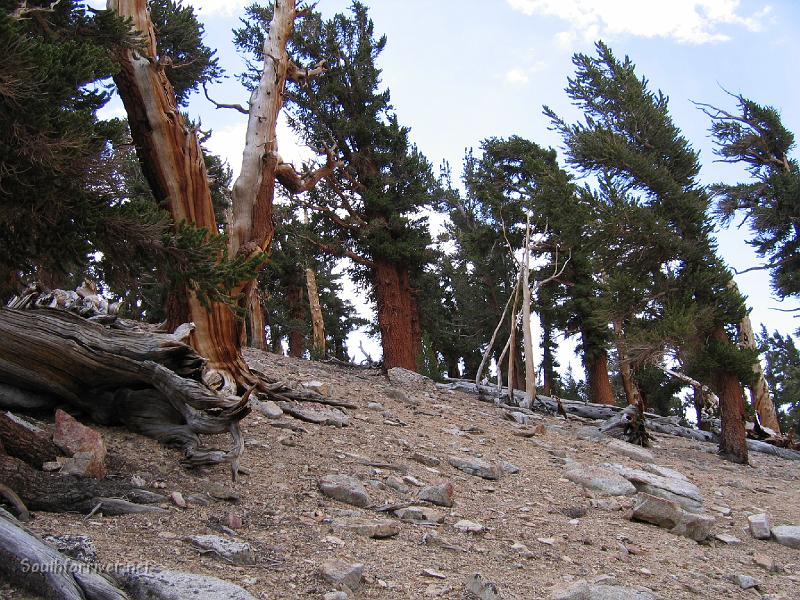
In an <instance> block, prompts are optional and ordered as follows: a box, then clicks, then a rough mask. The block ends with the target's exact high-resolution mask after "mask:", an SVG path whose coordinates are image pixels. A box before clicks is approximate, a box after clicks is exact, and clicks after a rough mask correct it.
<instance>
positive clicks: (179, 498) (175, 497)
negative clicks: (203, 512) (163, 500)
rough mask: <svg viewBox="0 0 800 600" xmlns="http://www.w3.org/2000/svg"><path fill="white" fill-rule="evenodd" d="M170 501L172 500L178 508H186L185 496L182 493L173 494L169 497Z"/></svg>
mask: <svg viewBox="0 0 800 600" xmlns="http://www.w3.org/2000/svg"><path fill="white" fill-rule="evenodd" d="M169 499H170V500H172V503H173V504H174V505H175V506H177V507H178V508H186V500H184V499H183V494H181V493H180V492H172V493H171V494H170V495H169Z"/></svg>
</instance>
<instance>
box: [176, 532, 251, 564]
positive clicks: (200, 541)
mask: <svg viewBox="0 0 800 600" xmlns="http://www.w3.org/2000/svg"><path fill="white" fill-rule="evenodd" d="M188 541H189V543H190V544H192V546H194V547H195V548H196V549H197V550H199V551H200V552H201V553H203V554H205V553H210V554H215V555H216V556H218V557H219V558H221V559H222V560H224V561H225V562H229V563H231V564H233V565H252V564H254V563H255V555H254V554H253V548H252V547H251V546H250V544H246V543H244V542H237V541H235V540H231V539H228V538H224V537H221V536H218V535H193V536H191V537H189V538H188Z"/></svg>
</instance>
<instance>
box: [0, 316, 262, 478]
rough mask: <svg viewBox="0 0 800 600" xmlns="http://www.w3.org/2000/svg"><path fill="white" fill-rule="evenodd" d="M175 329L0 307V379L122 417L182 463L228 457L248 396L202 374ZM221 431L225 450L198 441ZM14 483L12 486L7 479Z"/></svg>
mask: <svg viewBox="0 0 800 600" xmlns="http://www.w3.org/2000/svg"><path fill="white" fill-rule="evenodd" d="M186 333H187V328H186V327H181V328H179V331H177V332H176V333H175V334H166V333H153V332H141V331H126V330H118V329H110V328H107V327H104V326H102V325H100V324H98V323H94V322H91V321H88V320H87V319H84V318H82V317H80V316H78V315H75V314H72V313H69V312H65V311H60V310H54V309H37V310H14V309H8V308H0V340H2V344H0V380H2V381H3V382H4V383H5V384H6V385H10V386H14V387H16V388H18V389H20V390H24V391H26V392H31V393H33V394H37V395H44V396H53V397H57V398H58V399H59V400H60V401H62V402H63V403H66V404H69V405H70V406H72V407H75V408H78V409H80V410H81V411H82V412H84V413H85V414H87V415H88V416H89V417H90V418H91V419H92V420H93V421H95V422H98V423H101V424H104V425H124V426H127V427H129V428H130V429H132V430H134V431H137V432H139V433H142V434H144V435H147V436H149V437H153V438H155V439H157V440H160V441H162V442H164V443H167V444H170V445H173V446H177V447H179V448H181V449H182V450H183V452H184V455H185V459H184V463H185V464H187V465H189V466H198V465H212V464H219V463H229V464H230V465H231V470H232V473H233V475H234V477H235V474H236V472H237V470H238V461H239V457H240V456H241V453H242V449H243V447H244V445H243V443H242V439H241V433H240V430H239V421H240V420H241V419H242V418H243V417H244V416H246V415H247V414H248V413H249V412H250V409H249V407H248V405H247V397H246V396H244V397H241V398H240V397H238V396H223V395H221V394H219V393H217V392H216V391H215V390H213V389H211V388H209V387H208V386H207V385H206V384H205V383H204V382H203V366H204V362H205V361H204V359H203V358H202V357H201V356H199V355H198V354H197V353H196V352H195V351H194V350H193V349H192V348H191V346H189V345H187V344H185V343H184V342H183V341H182V340H183V338H184V337H185V336H186ZM220 433H228V434H230V435H231V437H232V438H233V447H232V448H231V449H230V450H229V451H221V450H216V449H207V448H203V447H201V444H200V438H199V437H198V436H199V435H201V434H220ZM12 487H13V486H12Z"/></svg>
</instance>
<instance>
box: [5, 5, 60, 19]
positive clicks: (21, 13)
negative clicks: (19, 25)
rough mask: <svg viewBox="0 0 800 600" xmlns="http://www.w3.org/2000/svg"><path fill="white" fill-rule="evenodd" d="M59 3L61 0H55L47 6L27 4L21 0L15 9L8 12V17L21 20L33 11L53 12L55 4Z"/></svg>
mask: <svg viewBox="0 0 800 600" xmlns="http://www.w3.org/2000/svg"><path fill="white" fill-rule="evenodd" d="M59 4H61V0H55V1H54V2H51V3H50V5H49V6H30V7H29V6H28V2H27V0H23V2H22V3H20V5H19V6H18V7H17V9H16V10H14V11H13V12H11V13H9V15H8V16H9V17H10V18H12V19H14V20H17V21H18V20H22V19H27V18H28V17H27V15H29V14H33V13H47V12H55V9H56V6H58V5H59Z"/></svg>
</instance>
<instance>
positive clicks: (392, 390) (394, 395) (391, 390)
mask: <svg viewBox="0 0 800 600" xmlns="http://www.w3.org/2000/svg"><path fill="white" fill-rule="evenodd" d="M385 393H386V395H387V396H388V397H389V398H391V399H392V400H397V401H398V402H402V403H403V404H408V405H410V406H416V405H417V404H419V402H418V401H417V400H416V399H415V398H411V397H410V396H409V395H408V394H406V393H405V392H404V391H403V390H401V389H398V388H396V387H391V386H390V387H387V388H386V392H385Z"/></svg>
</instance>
